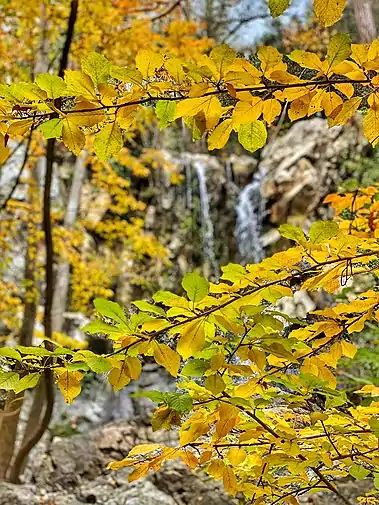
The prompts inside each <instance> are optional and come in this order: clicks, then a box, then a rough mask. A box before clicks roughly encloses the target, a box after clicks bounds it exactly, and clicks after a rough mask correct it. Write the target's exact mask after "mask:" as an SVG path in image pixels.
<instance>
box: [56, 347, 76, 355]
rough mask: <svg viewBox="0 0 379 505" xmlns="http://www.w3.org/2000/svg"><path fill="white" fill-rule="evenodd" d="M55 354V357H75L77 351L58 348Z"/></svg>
mask: <svg viewBox="0 0 379 505" xmlns="http://www.w3.org/2000/svg"><path fill="white" fill-rule="evenodd" d="M53 354H54V356H64V355H66V354H67V355H68V356H74V354H75V351H73V350H72V349H67V347H57V348H55V349H54V351H53Z"/></svg>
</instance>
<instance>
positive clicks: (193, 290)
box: [182, 272, 209, 302]
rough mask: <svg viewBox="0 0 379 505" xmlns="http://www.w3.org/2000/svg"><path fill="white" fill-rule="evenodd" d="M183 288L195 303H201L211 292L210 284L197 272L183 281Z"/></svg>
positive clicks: (185, 277)
mask: <svg viewBox="0 0 379 505" xmlns="http://www.w3.org/2000/svg"><path fill="white" fill-rule="evenodd" d="M182 286H183V288H184V290H185V291H186V293H187V296H188V298H189V299H190V300H191V301H193V302H199V301H200V300H202V299H203V298H204V297H205V296H207V294H208V291H209V282H208V281H207V279H205V278H204V277H201V275H199V274H198V273H196V272H192V273H188V274H186V275H185V276H184V278H183V280H182Z"/></svg>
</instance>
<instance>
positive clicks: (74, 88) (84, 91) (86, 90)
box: [64, 70, 97, 101]
mask: <svg viewBox="0 0 379 505" xmlns="http://www.w3.org/2000/svg"><path fill="white" fill-rule="evenodd" d="M64 80H65V83H66V84H67V93H68V94H69V95H73V96H82V97H83V98H85V99H87V100H93V99H95V100H96V101H97V97H96V92H95V87H94V85H93V82H92V79H91V78H90V77H89V75H87V74H84V73H83V72H79V71H78V70H66V72H65V74H64Z"/></svg>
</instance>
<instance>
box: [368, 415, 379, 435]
mask: <svg viewBox="0 0 379 505" xmlns="http://www.w3.org/2000/svg"><path fill="white" fill-rule="evenodd" d="M368 424H369V425H370V428H371V429H372V431H373V433H374V435H375V436H376V438H379V419H376V418H375V417H372V418H371V419H370V420H369V422H368Z"/></svg>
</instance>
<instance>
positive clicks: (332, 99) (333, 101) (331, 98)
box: [321, 91, 343, 116]
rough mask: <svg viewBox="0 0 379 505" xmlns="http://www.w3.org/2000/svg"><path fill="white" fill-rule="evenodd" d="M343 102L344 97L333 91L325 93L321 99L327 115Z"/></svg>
mask: <svg viewBox="0 0 379 505" xmlns="http://www.w3.org/2000/svg"><path fill="white" fill-rule="evenodd" d="M342 104H343V100H342V98H341V97H340V96H339V95H337V93H334V91H332V92H331V93H325V94H324V96H323V97H322V100H321V106H322V108H323V109H324V111H325V114H326V116H330V115H331V114H332V112H333V111H334V110H335V109H337V108H338V107H340V106H341V105H342Z"/></svg>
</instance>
